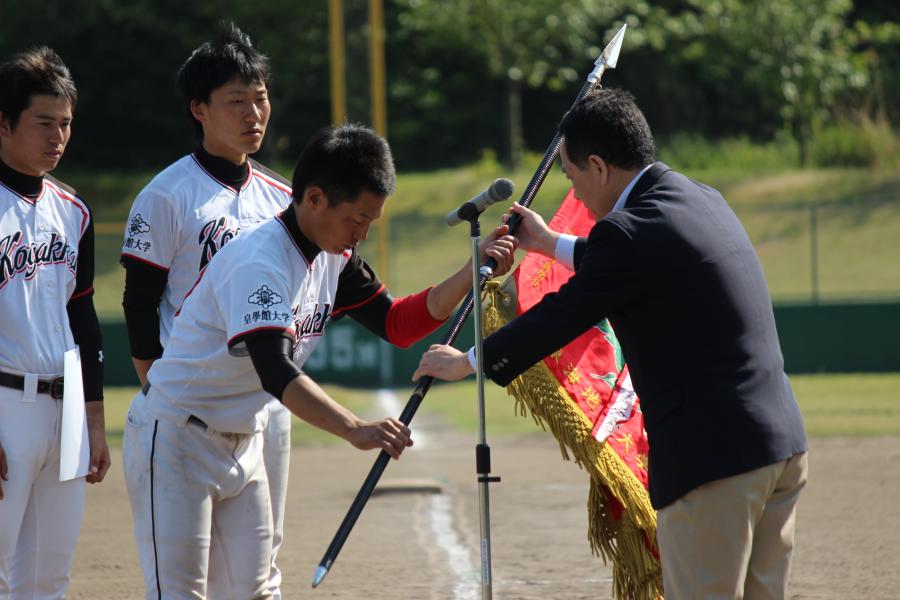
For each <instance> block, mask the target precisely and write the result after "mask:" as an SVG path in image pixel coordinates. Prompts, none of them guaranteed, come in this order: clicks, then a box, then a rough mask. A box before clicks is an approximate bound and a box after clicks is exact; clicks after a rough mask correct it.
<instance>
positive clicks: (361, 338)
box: [102, 301, 900, 388]
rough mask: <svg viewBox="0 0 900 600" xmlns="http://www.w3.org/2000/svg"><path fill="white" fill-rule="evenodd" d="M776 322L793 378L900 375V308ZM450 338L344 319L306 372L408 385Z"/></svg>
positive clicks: (112, 335)
mask: <svg viewBox="0 0 900 600" xmlns="http://www.w3.org/2000/svg"><path fill="white" fill-rule="evenodd" d="M775 321H776V323H777V325H778V334H779V337H780V339H781V348H782V351H783V352H784V363H785V369H786V370H787V372H788V373H857V372H892V371H900V301H897V302H854V303H834V304H832V303H822V302H820V303H817V304H794V305H790V304H788V305H776V306H775ZM102 329H103V343H104V346H105V348H106V351H105V352H104V355H105V357H106V383H107V385H135V384H136V383H137V379H136V377H135V375H134V370H133V368H132V365H131V359H130V356H129V352H128V338H127V332H126V330H125V324H124V323H122V322H104V323H103V324H102ZM443 334H444V332H443V331H438V332H437V333H435V334H434V335H432V336H430V337H429V338H428V339H426V340H424V341H422V342H419V343H418V344H416V345H415V346H413V347H412V348H409V349H407V350H401V349H399V348H395V347H393V346H391V345H390V344H388V343H386V342H384V341H382V340H380V339H379V338H377V337H375V336H374V335H372V334H371V333H370V332H369V331H368V330H366V329H364V328H362V327H360V326H359V325H357V324H356V323H355V322H353V321H352V320H350V319H342V320H339V321H337V322H335V323H332V324H330V325H329V326H328V333H327V335H325V336H323V338H322V341H321V343H320V344H319V346H318V347H317V348H316V350H315V352H313V354H312V356H311V357H310V358H309V360H308V361H307V362H306V365H304V367H303V368H304V370H305V371H307V372H308V373H309V374H310V375H312V376H313V377H314V378H315V379H316V380H317V381H320V382H322V383H338V384H341V385H346V386H351V387H365V388H371V387H399V386H409V385H410V383H411V382H410V376H411V375H412V374H413V372H414V371H415V368H416V366H417V365H418V363H419V357H420V356H421V355H422V353H423V352H424V351H425V350H426V349H427V348H428V346H429V345H430V344H434V343H438V342H440V340H441V339H442V338H443ZM473 338H474V336H473V333H472V326H471V322H470V323H469V324H468V325H467V326H466V327H465V328H464V329H463V331H462V332H461V334H460V336H459V339H458V340H457V343H456V346H457V347H459V348H468V347H469V346H471V345H472V343H473V342H472V340H473ZM710 351H711V352H714V351H715V349H714V348H711V349H710ZM698 360H702V357H698Z"/></svg>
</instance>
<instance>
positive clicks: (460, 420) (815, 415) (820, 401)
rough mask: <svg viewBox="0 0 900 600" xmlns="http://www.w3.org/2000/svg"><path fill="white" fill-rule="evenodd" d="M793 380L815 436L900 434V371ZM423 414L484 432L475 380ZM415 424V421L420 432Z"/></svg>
mask: <svg viewBox="0 0 900 600" xmlns="http://www.w3.org/2000/svg"><path fill="white" fill-rule="evenodd" d="M791 382H792V384H793V386H794V392H795V393H796V395H797V399H798V401H799V402H800V409H801V411H802V412H803V417H804V419H805V422H806V430H807V433H808V434H809V435H810V436H812V437H837V436H842V437H843V436H849V437H856V436H863V437H872V436H900V402H898V401H897V397H898V392H900V373H891V374H877V375H872V374H844V375H796V376H793V377H791ZM323 387H324V388H325V389H326V390H327V391H328V393H329V394H330V395H331V396H332V397H333V398H334V399H335V400H337V401H338V402H340V403H341V404H343V405H344V406H347V407H348V408H350V410H352V411H353V412H355V413H357V414H359V415H360V416H364V417H369V418H374V417H376V416H386V415H382V414H381V409H380V407H378V405H377V404H376V401H375V396H374V394H373V393H372V392H371V391H367V390H358V389H350V388H345V387H341V386H335V385H325V386H323ZM135 392H136V389H135V388H108V389H107V390H106V400H105V404H106V429H107V433H108V436H109V441H110V443H111V444H113V445H116V446H118V445H120V444H121V440H122V432H123V428H124V425H125V414H126V413H127V411H128V404H129V403H130V402H131V398H132V397H133V396H134V393H135ZM411 392H412V389H399V390H395V393H396V394H397V396H398V397H399V399H400V402H401V404H403V403H405V402H406V400H407V399H408V398H409V395H410V393H411ZM419 413H420V414H424V413H432V414H437V415H440V416H441V417H442V418H443V419H444V420H446V422H447V423H449V424H450V425H452V426H454V427H456V428H458V429H460V430H462V431H465V432H468V433H471V434H472V436H473V439H474V438H475V437H476V435H477V431H478V413H477V401H476V395H475V383H474V381H463V382H460V383H453V384H443V385H435V386H434V387H432V388H431V390H430V391H429V393H428V395H427V396H426V397H425V400H424V401H423V403H422V406H421V408H420V410H419ZM485 415H486V416H485V423H486V429H487V435H488V437H489V438H490V437H491V436H495V435H499V436H504V435H516V434H527V433H535V432H540V427H539V426H537V425H536V424H535V422H534V420H533V419H532V418H531V417H530V416H525V417H523V416H521V415H517V414H515V412H514V402H513V399H512V398H511V397H509V396H507V395H506V392H505V390H503V389H502V388H499V387H497V386H496V385H493V384H489V385H487V386H486V387H485ZM394 416H397V415H394ZM294 424H295V427H294V430H293V436H292V437H293V440H294V443H295V444H299V445H321V444H332V443H342V442H341V441H340V440H339V439H338V438H335V437H333V436H331V435H329V434H327V433H325V432H322V431H320V430H318V429H316V428H314V427H311V426H310V425H307V424H306V423H304V422H303V421H300V420H299V419H295V423H294ZM415 425H416V421H415V420H413V423H412V426H413V430H414V433H415ZM546 435H549V434H546Z"/></svg>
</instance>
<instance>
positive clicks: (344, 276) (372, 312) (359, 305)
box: [334, 250, 394, 340]
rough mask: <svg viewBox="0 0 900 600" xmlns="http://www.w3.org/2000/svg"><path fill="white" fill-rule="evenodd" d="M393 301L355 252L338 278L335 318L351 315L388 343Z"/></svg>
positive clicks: (369, 267)
mask: <svg viewBox="0 0 900 600" xmlns="http://www.w3.org/2000/svg"><path fill="white" fill-rule="evenodd" d="M393 302H394V300H393V298H391V295H390V294H389V293H388V291H387V288H385V287H384V285H383V284H382V283H381V281H379V279H378V276H377V275H375V271H374V270H373V269H372V267H371V266H369V264H368V263H367V262H366V261H364V260H363V259H362V257H361V256H360V255H359V254H358V253H357V252H356V250H354V251H353V256H351V257H350V261H349V262H348V263H347V264H346V265H345V266H344V269H343V270H342V271H341V274H340V277H338V287H337V293H336V296H335V301H334V312H335V313H336V315H335V316H334V318H335V319H339V318H341V317H342V316H344V315H349V316H350V317H351V318H352V319H353V320H354V321H356V322H357V323H359V324H360V325H362V326H364V327H365V328H366V329H368V330H369V331H371V332H372V333H374V334H375V335H377V336H378V337H380V338H381V339H383V340H387V339H388V336H387V314H388V310H389V309H390V308H391V304H393Z"/></svg>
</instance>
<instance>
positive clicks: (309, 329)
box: [148, 209, 351, 433]
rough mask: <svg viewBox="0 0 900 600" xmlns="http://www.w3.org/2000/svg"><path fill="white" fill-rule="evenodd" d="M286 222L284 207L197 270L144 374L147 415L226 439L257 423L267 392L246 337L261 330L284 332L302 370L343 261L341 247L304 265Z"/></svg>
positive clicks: (332, 296)
mask: <svg viewBox="0 0 900 600" xmlns="http://www.w3.org/2000/svg"><path fill="white" fill-rule="evenodd" d="M292 219H293V214H292V212H291V210H290V209H289V210H288V211H286V214H285V215H279V216H278V217H277V218H275V219H272V220H270V221H268V222H266V223H264V224H262V225H260V226H259V227H256V228H254V229H251V230H249V231H247V232H245V233H244V234H242V235H241V236H240V237H239V238H237V239H235V240H233V241H232V242H230V243H229V244H228V245H227V246H226V247H224V248H222V249H221V250H220V251H219V254H218V256H217V258H216V260H214V261H212V262H211V263H210V264H209V266H208V267H207V268H206V270H205V271H204V272H203V274H202V276H201V277H200V279H199V281H197V285H196V286H195V287H194V289H193V290H192V291H191V292H190V293H189V294H188V296H187V298H186V299H185V301H184V305H183V306H182V308H181V311H180V313H179V314H178V317H177V318H176V319H175V323H174V327H173V329H172V333H171V336H170V337H169V341H168V344H167V345H166V347H165V352H164V353H163V356H162V358H159V359H157V360H156V361H155V362H154V363H153V367H152V368H151V369H150V372H149V374H148V380H149V381H150V383H151V384H152V386H153V391H152V392H151V394H150V395H149V397H148V400H149V401H150V404H151V406H150V407H149V408H150V409H151V410H152V411H153V412H154V413H155V414H157V415H159V416H163V417H166V416H168V417H169V418H173V419H175V420H184V419H186V418H187V416H188V415H195V416H197V417H199V418H200V419H202V420H203V421H204V422H205V423H206V424H207V425H208V426H209V427H211V428H212V429H214V430H217V431H222V432H230V433H252V432H255V431H260V430H262V429H263V428H264V427H265V422H264V421H265V417H266V411H264V410H263V408H264V406H265V405H266V403H267V402H268V401H269V400H270V399H271V396H270V395H269V394H268V393H266V392H265V391H264V390H263V389H262V387H261V386H260V382H259V377H258V376H257V374H256V371H255V370H254V368H253V363H252V361H251V359H250V357H249V356H248V355H247V350H246V344H245V343H244V342H245V340H246V339H247V338H248V337H251V336H252V335H253V334H254V333H256V332H259V331H263V330H276V331H281V332H284V334H285V335H286V336H289V337H291V338H292V339H293V340H294V355H293V359H294V361H295V362H296V363H297V364H298V365H302V364H303V363H304V362H305V361H306V359H307V358H308V357H309V355H310V354H311V353H312V351H313V349H314V348H315V346H316V345H317V344H318V342H319V340H320V339H321V337H322V335H323V333H324V331H325V326H326V324H327V322H328V321H329V319H330V317H331V311H332V307H333V306H334V304H335V297H336V293H337V288H338V278H339V277H340V275H341V271H342V270H343V268H344V267H345V265H347V263H348V262H349V261H350V258H351V253H350V252H349V251H348V252H346V253H344V254H329V253H326V252H318V253H316V254H315V256H314V258H312V259H311V260H310V259H309V258H307V256H308V254H304V252H303V250H301V245H300V244H301V243H302V241H301V240H298V236H297V234H296V233H294V232H292V231H291V229H290V228H289V223H287V222H286V221H288V220H291V221H292ZM292 222H293V221H292ZM294 227H296V224H295V223H294Z"/></svg>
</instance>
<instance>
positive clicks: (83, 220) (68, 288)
mask: <svg viewBox="0 0 900 600" xmlns="http://www.w3.org/2000/svg"><path fill="white" fill-rule="evenodd" d="M89 223H90V212H89V211H88V208H87V206H86V205H85V204H84V202H83V201H81V200H80V199H79V198H77V197H76V196H75V194H74V193H72V192H70V191H68V190H67V189H66V188H64V187H63V186H62V184H60V183H59V182H57V181H55V180H54V179H52V178H50V177H44V179H43V189H42V191H41V193H40V195H39V196H38V197H37V199H31V198H28V197H26V196H21V195H19V194H18V193H17V192H15V191H13V189H12V188H10V187H7V186H6V185H5V184H3V183H2V182H0V310H2V312H3V314H4V315H6V316H5V317H4V319H3V327H2V328H0V369H2V370H4V371H15V372H19V373H34V374H37V375H39V376H50V377H52V376H55V375H59V374H61V373H62V371H63V355H64V353H65V352H66V350H69V349H71V348H73V347H74V346H75V342H74V339H73V337H72V330H71V328H70V327H69V317H68V314H67V313H66V304H67V303H68V302H69V300H71V299H73V298H75V297H78V296H81V295H85V294H89V293H91V291H92V290H93V288H92V287H91V285H92V284H91V283H86V284H85V285H86V288H85V289H76V288H77V285H76V275H77V268H78V249H79V243H80V241H81V238H82V236H83V235H84V234H85V232H86V231H87V229H88V224H89Z"/></svg>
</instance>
